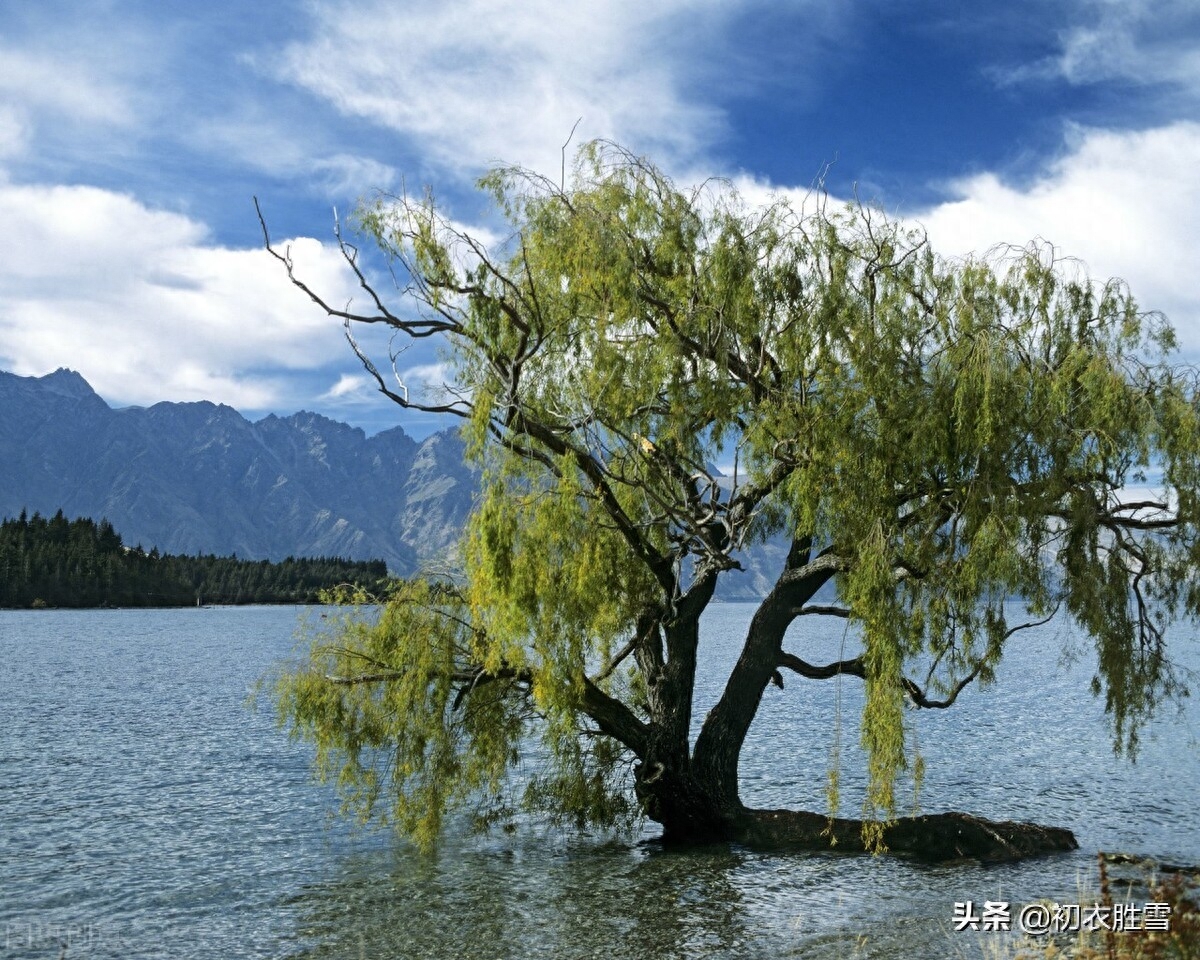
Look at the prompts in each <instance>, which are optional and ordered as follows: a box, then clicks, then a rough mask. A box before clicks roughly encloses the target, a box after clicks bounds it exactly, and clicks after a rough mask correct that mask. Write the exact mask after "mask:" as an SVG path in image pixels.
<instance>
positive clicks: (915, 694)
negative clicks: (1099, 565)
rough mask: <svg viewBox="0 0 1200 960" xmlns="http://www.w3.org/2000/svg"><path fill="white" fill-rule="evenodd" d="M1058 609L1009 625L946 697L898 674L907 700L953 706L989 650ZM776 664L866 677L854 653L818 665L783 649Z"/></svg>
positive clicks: (827, 675)
mask: <svg viewBox="0 0 1200 960" xmlns="http://www.w3.org/2000/svg"><path fill="white" fill-rule="evenodd" d="M1058 610H1059V607H1058V605H1057V604H1056V605H1055V607H1054V609H1053V610H1051V611H1050V613H1049V615H1048V616H1046V617H1043V618H1042V619H1040V620H1029V621H1026V622H1025V623H1019V624H1017V625H1016V626H1015V627H1009V628H1008V629H1007V630H1006V631H1004V633H1003V635H1002V636H1001V637H1000V638H999V639H998V640H996V641H995V642H994V643H993V644H991V645H989V648H988V653H985V654H984V656H983V657H980V658H979V659H978V660H977V661H976V662H975V665H974V667H972V668H971V671H970V672H969V673H967V674H966V675H965V676H964V677H962V678H961V679H959V681H958V682H957V683H956V684H955V685H954V686H953V687H951V688H950V693H949V694H948V695H947V696H946V697H945V699H942V700H937V699H934V698H933V697H930V696H929V694H928V692H927V690H926V689H922V688H921V686H920V685H919V684H917V682H916V681H915V680H911V679H910V678H908V677H905V676H902V677H901V678H900V685H901V686H902V687H903V688H904V692H905V693H906V694H907V695H908V698H909V700H911V701H912V704H913V706H916V707H920V708H922V709H925V710H945V709H946V708H948V707H951V706H953V705H954V702H955V701H956V700H957V699H958V695H959V694H960V693H962V692H963V690H965V689H966V688H967V687H968V686H969V685H970V684H971V683H972V682H973V681H974V680H975V679H976V678H977V677H978V676H979V674H980V672H981V671H982V670H983V668H984V665H985V664H986V663H987V662H988V655H989V654H991V653H993V652H994V651H995V650H996V649H998V648H999V647H1000V645H1002V644H1003V643H1004V641H1005V640H1007V639H1008V638H1009V637H1011V636H1012V635H1013V634H1014V633H1018V632H1019V631H1021V630H1029V629H1031V628H1033V627H1041V626H1044V625H1045V624H1047V623H1049V622H1050V621H1051V620H1053V619H1054V617H1055V616H1056V615H1057V614H1058ZM779 666H780V667H786V668H787V669H788V670H791V671H792V672H793V673H798V674H799V675H800V676H802V677H805V678H807V679H809V680H829V679H831V678H833V677H837V676H843V675H844V676H850V677H858V678H859V679H860V680H865V679H866V678H867V673H866V662H865V661H864V659H863V657H862V656H857V657H854V658H853V659H850V660H838V661H835V662H834V663H827V664H823V665H820V666H818V665H816V664H812V663H809V662H808V661H807V660H803V659H801V658H800V657H798V656H796V655H795V654H793V653H788V652H787V651H786V650H785V651H781V652H780V655H779ZM776 685H777V686H780V687H782V686H783V683H782V679H780V680H778V681H777V682H776Z"/></svg>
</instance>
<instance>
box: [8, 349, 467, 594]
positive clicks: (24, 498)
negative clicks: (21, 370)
mask: <svg viewBox="0 0 1200 960" xmlns="http://www.w3.org/2000/svg"><path fill="white" fill-rule="evenodd" d="M437 449H441V450H443V451H445V450H448V451H450V455H447V454H446V453H445V452H443V453H441V454H435V452H434V451H435V450H437ZM0 458H3V463H4V467H3V469H0V515H4V516H16V515H17V514H18V513H19V512H20V511H21V510H22V509H25V510H27V511H28V512H30V513H32V512H34V511H39V512H41V513H43V514H45V515H47V516H49V515H51V514H53V513H54V512H55V511H56V510H59V509H62V510H64V511H65V512H66V513H67V514H68V515H71V516H91V517H95V518H96V519H99V518H100V517H106V518H107V519H108V520H109V521H111V522H112V523H113V524H114V525H115V526H116V527H117V528H118V529H120V530H122V531H123V534H124V536H125V537H126V539H127V541H128V542H129V543H131V544H132V543H141V544H142V545H143V546H144V547H145V548H146V549H150V548H151V547H157V548H158V549H159V550H160V551H162V552H168V553H189V554H190V553H198V552H199V553H215V554H219V555H226V554H234V553H236V554H237V555H238V556H241V557H246V558H250V559H266V560H282V559H283V558H285V557H287V556H341V557H345V558H347V559H352V560H369V559H383V560H384V561H385V562H386V563H387V565H388V567H389V569H390V570H391V571H392V572H393V573H395V574H398V575H402V576H403V575H409V574H412V573H414V572H416V570H417V569H418V568H419V567H420V566H421V565H423V564H425V563H428V562H433V561H438V560H444V559H446V558H447V557H448V556H449V555H450V553H451V552H452V550H453V547H454V544H455V543H456V542H457V540H458V535H459V532H460V531H461V529H462V525H463V523H464V522H465V520H466V516H467V513H468V512H469V510H470V506H471V501H472V496H473V491H474V489H475V486H476V472H475V471H474V470H473V469H472V468H471V467H470V466H468V465H467V464H465V463H464V462H463V458H462V442H461V441H460V440H459V439H458V437H457V436H456V435H455V434H454V433H453V432H452V431H444V432H443V433H441V434H434V435H433V436H432V437H430V438H426V439H425V440H424V441H421V442H418V441H416V440H414V439H413V438H411V437H409V436H408V434H407V433H405V432H404V430H403V429H402V428H400V427H393V428H390V429H388V430H385V431H382V432H381V433H378V434H375V435H374V436H371V437H368V436H367V435H366V433H365V432H364V431H363V430H362V429H361V428H359V427H354V426H351V425H349V424H345V423H342V422H340V421H337V420H332V419H330V418H328V417H325V416H323V415H321V414H317V413H312V412H309V411H300V412H298V413H295V414H291V415H289V416H286V417H280V416H278V415H276V414H269V415H267V416H266V417H263V418H262V419H261V420H258V421H250V420H248V419H246V418H245V417H244V416H242V414H240V413H239V412H238V411H237V410H235V409H233V408H232V407H229V406H225V405H223V404H215V403H212V402H211V401H207V400H201V401H193V402H187V403H175V402H171V401H163V402H160V403H155V404H153V405H151V406H148V407H123V408H119V409H114V408H112V407H110V406H109V405H108V404H107V403H106V402H105V401H104V400H103V399H102V398H101V397H100V396H99V395H98V394H97V393H96V392H95V391H94V390H93V389H92V387H91V386H90V384H88V383H87V381H86V380H85V379H84V378H83V377H82V376H81V375H80V374H79V373H77V372H75V371H72V370H67V369H65V368H60V369H59V370H56V371H55V372H53V373H50V374H47V375H45V376H44V377H21V376H17V375H15V374H12V373H7V372H0ZM414 465H420V466H421V468H422V472H420V473H419V475H418V476H416V477H414V476H413V474H412V468H413V466H414ZM431 485H432V488H433V489H434V490H436V495H434V494H433V493H431V490H430V489H429V488H430V486H431Z"/></svg>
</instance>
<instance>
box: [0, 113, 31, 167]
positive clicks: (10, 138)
mask: <svg viewBox="0 0 1200 960" xmlns="http://www.w3.org/2000/svg"><path fill="white" fill-rule="evenodd" d="M28 141H29V119H28V117H26V116H25V113H24V111H23V110H18V109H17V107H16V106H15V105H10V104H0V160H3V159H5V158H7V157H15V156H17V155H19V154H21V153H24V152H25V147H26V145H27V143H28ZM0 176H3V172H2V171H0Z"/></svg>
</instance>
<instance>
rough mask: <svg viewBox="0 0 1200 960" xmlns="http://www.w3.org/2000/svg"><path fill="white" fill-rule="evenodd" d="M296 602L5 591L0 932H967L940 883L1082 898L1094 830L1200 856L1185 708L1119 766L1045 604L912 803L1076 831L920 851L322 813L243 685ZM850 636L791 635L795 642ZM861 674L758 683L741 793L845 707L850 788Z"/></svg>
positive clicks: (607, 947)
mask: <svg viewBox="0 0 1200 960" xmlns="http://www.w3.org/2000/svg"><path fill="white" fill-rule="evenodd" d="M748 617H749V608H746V607H743V606H740V605H732V604H731V605H724V606H719V607H716V608H714V610H713V611H712V614H711V615H710V616H709V617H708V618H707V620H706V622H705V634H704V641H703V642H704V650H705V654H706V661H705V669H706V672H705V674H704V675H703V676H702V677H701V685H700V690H699V691H698V698H697V712H698V715H699V716H702V715H703V713H704V711H705V710H707V709H708V707H709V706H710V705H711V704H712V702H713V700H714V699H715V697H716V696H717V693H718V691H719V684H720V680H721V677H722V676H723V673H724V671H725V670H726V669H727V666H728V664H729V663H731V662H732V658H733V657H734V656H735V651H736V643H737V641H738V639H740V634H741V631H742V630H743V629H744V627H745V624H746V622H747V620H748ZM295 622H296V611H295V610H294V609H278V608H275V609H267V608H253V609H246V608H242V609H214V610H196V611H72V612H59V611H46V612H37V613H34V612H30V613H20V612H0V703H2V704H3V705H4V709H5V722H4V724H3V725H0V955H2V956H4V957H9V956H12V957H58V956H60V953H61V952H62V949H63V946H64V945H65V946H66V948H67V953H66V956H68V957H114V958H115V957H157V956H164V957H166V956H169V957H184V958H194V957H233V956H238V957H294V958H348V960H349V958H358V957H428V958H465V960H472V958H479V960H484V958H487V960H495V958H508V957H547V958H584V957H596V958H600V957H603V958H606V960H607V958H622V957H626V958H641V957H646V958H649V957H656V958H657V957H668V958H671V957H679V958H694V957H710V956H711V957H788V956H804V957H818V958H820V957H829V958H833V957H836V958H838V960H851V958H854V957H881V958H882V957H888V958H894V957H913V956H921V957H977V956H980V955H982V952H983V951H984V950H985V948H988V947H989V946H992V947H994V946H995V943H996V939H995V938H996V937H997V936H998V935H997V934H980V933H971V934H956V933H952V932H951V918H952V916H953V904H954V902H955V901H957V900H966V899H973V900H975V901H977V902H978V901H982V900H985V899H991V900H996V899H1004V900H1010V901H1012V902H1013V903H1024V902H1027V901H1029V900H1033V899H1037V898H1049V899H1060V900H1067V899H1071V898H1074V897H1075V896H1076V893H1077V890H1078V887H1079V885H1080V883H1081V879H1083V880H1084V881H1085V882H1086V878H1088V877H1092V876H1094V869H1093V865H1094V859H1093V855H1094V852H1095V850H1097V849H1110V850H1116V849H1120V850H1131V851H1136V852H1139V853H1145V854H1150V855H1154V856H1158V857H1160V858H1162V859H1169V860H1172V861H1175V862H1178V861H1185V862H1200V817H1197V816H1196V813H1197V807H1196V801H1195V797H1196V796H1197V793H1198V790H1200V758H1198V756H1197V751H1196V749H1195V746H1194V743H1195V739H1196V734H1197V728H1198V726H1200V724H1198V722H1197V717H1198V713H1197V710H1196V708H1195V707H1194V706H1193V707H1191V708H1189V709H1190V712H1188V713H1185V714H1182V715H1176V714H1174V713H1169V714H1167V715H1166V716H1165V717H1164V718H1163V719H1162V721H1161V722H1160V723H1159V724H1158V725H1157V726H1156V727H1155V729H1154V730H1151V731H1149V733H1148V736H1147V738H1146V741H1145V747H1144V751H1143V755H1142V758H1141V760H1140V761H1139V763H1138V764H1137V765H1136V766H1132V765H1130V764H1128V763H1127V762H1126V761H1123V760H1119V759H1117V758H1114V757H1113V755H1112V752H1111V746H1110V743H1109V741H1108V740H1107V737H1106V733H1105V728H1104V726H1103V723H1102V716H1101V713H1102V711H1101V710H1100V708H1099V706H1098V705H1097V704H1096V703H1095V702H1094V701H1093V700H1091V698H1090V697H1088V696H1086V695H1085V694H1084V693H1083V691H1084V690H1085V688H1086V681H1087V679H1088V676H1089V674H1088V671H1087V667H1086V664H1078V665H1075V666H1073V667H1062V666H1060V665H1059V663H1058V660H1057V652H1056V651H1057V649H1058V646H1059V642H1058V641H1059V640H1060V639H1061V638H1060V637H1058V636H1056V634H1055V633H1054V632H1053V630H1052V629H1051V628H1046V629H1045V630H1044V631H1042V632H1041V633H1035V632H1034V631H1029V632H1028V634H1026V635H1018V636H1021V637H1022V642H1023V645H1021V646H1017V647H1014V648H1013V650H1012V656H1011V658H1010V660H1009V661H1007V662H1006V664H1005V667H1004V672H1003V674H1002V676H1001V679H1000V682H999V684H998V685H997V687H995V688H994V689H992V690H989V691H970V692H969V695H968V694H964V697H963V699H962V701H961V702H960V705H959V707H960V708H961V709H960V708H958V707H956V708H955V709H954V710H949V711H931V712H927V713H926V712H923V713H920V714H916V715H914V716H913V720H914V724H915V732H916V736H917V740H918V743H919V746H920V748H921V750H922V752H923V754H924V755H925V757H926V760H927V764H928V774H927V778H926V785H925V789H924V793H923V808H924V809H926V810H936V809H946V808H957V809H967V810H971V811H973V812H978V813H982V814H985V815H991V816H997V817H1007V818H1012V819H1035V820H1041V821H1044V822H1050V823H1059V824H1066V825H1069V826H1071V827H1072V828H1073V829H1075V830H1076V833H1077V835H1078V836H1079V839H1080V842H1081V845H1082V847H1083V849H1082V850H1081V851H1080V852H1079V853H1077V854H1072V855H1067V856H1059V857H1053V858H1047V859H1045V860H1039V861H1032V862H1028V863H1024V864H1018V865H1010V866H1003V867H990V868H989V867H982V866H979V865H973V864H960V865H950V866H937V867H929V866H921V865H917V864H912V863H908V862H905V861H902V860H898V859H894V858H864V857H839V856H835V855H832V854H822V855H802V854H780V855H767V854H763V853H759V852H753V851H747V850H742V849H737V848H733V849H731V848H729V847H715V848H706V849H701V850H691V851H687V852H679V851H674V850H672V851H667V850H664V849H662V848H661V847H660V846H658V845H657V844H656V843H654V842H653V840H652V831H650V830H648V831H647V832H646V833H645V834H644V835H643V836H641V837H636V838H632V839H628V838H626V839H623V840H619V841H614V840H613V839H611V838H607V839H606V838H586V837H584V838H580V837H574V838H564V837H563V836H562V835H560V834H553V833H542V832H538V831H536V830H533V829H529V830H522V831H519V832H518V833H517V834H515V835H512V836H509V835H505V834H496V835H494V836H489V837H484V838H473V837H467V836H464V835H462V834H461V833H459V832H452V835H451V836H450V837H449V838H448V840H447V842H446V844H445V845H444V846H443V847H442V848H441V849H440V850H439V852H438V853H437V854H435V855H433V856H429V857H424V856H420V855H418V854H416V853H415V852H414V851H412V850H411V849H410V848H409V847H407V846H406V845H404V844H402V843H398V842H395V841H393V839H392V838H391V837H390V835H388V834H386V833H380V832H377V831H360V832H355V831H352V830H350V829H348V828H347V827H346V826H345V825H344V824H342V823H341V822H339V821H337V820H335V819H333V818H332V817H331V811H332V809H333V803H332V801H331V798H330V796H329V794H328V792H327V791H324V790H321V789H317V788H314V787H313V786H312V785H311V784H310V783H309V782H308V775H307V753H306V751H305V750H304V749H303V748H302V747H300V746H298V745H296V744H291V743H289V742H288V741H287V740H286V738H285V737H284V736H283V735H282V734H281V733H280V732H279V731H278V730H276V729H275V727H274V723H273V718H272V717H271V716H270V715H269V711H264V712H259V713H254V712H251V711H248V710H247V709H246V706H245V698H246V694H247V692H248V690H249V688H250V687H251V685H252V684H253V683H254V681H255V680H256V679H257V678H258V677H259V676H261V675H262V674H263V673H264V672H265V671H266V670H267V669H268V668H269V667H270V665H271V664H272V663H274V662H276V661H277V660H278V659H279V658H280V657H282V656H284V655H285V654H286V653H287V651H288V650H289V648H290V646H291V642H292V641H291V634H292V632H293V629H294V626H295ZM1014 639H1015V638H1014ZM845 642H847V640H846V638H845V637H843V635H842V633H841V631H840V629H839V630H838V631H837V633H836V634H833V635H829V636H826V635H822V634H819V633H812V634H811V635H803V634H797V635H796V636H795V637H793V638H792V640H791V644H792V645H793V646H794V647H795V648H796V649H797V650H807V651H809V652H810V654H811V655H812V656H813V657H814V658H815V659H819V658H820V657H821V656H825V655H829V656H831V657H833V656H837V655H839V654H840V653H841V648H842V645H843V643H845ZM814 651H815V652H814ZM1192 652H1193V654H1194V652H1195V650H1194V646H1193V651H1192ZM835 692H836V693H837V696H834V693H835ZM860 696H861V691H860V689H859V685H858V684H857V683H855V682H853V681H847V682H845V683H844V684H843V685H842V686H841V687H840V688H837V687H836V686H834V685H832V684H829V683H825V684H821V683H812V682H805V681H802V680H799V679H790V678H789V680H788V687H787V689H786V690H785V691H783V692H780V691H777V690H775V689H774V688H773V687H772V688H769V689H768V695H767V697H766V698H765V700H764V706H763V711H762V714H761V715H760V717H759V719H758V720H757V721H756V723H755V726H754V729H753V730H752V733H751V740H750V742H749V743H748V745H747V750H746V753H745V755H744V758H743V768H742V773H743V780H744V783H745V791H746V795H747V799H748V800H750V801H752V802H755V803H758V804H761V805H791V806H802V807H808V808H816V809H823V804H824V776H825V771H826V769H827V767H828V764H829V762H830V750H831V747H832V745H833V743H834V734H833V731H834V730H835V729H837V728H838V724H839V722H840V724H841V730H840V743H841V750H842V756H843V783H844V784H845V786H844V793H845V794H846V801H845V804H846V805H845V808H844V809H845V810H846V812H848V813H853V812H854V811H855V804H856V802H857V801H856V799H855V796H856V790H858V791H861V776H859V765H858V758H857V756H856V742H857V729H856V725H855V724H856V715H857V706H858V703H859V702H860V701H859V699H858V698H859V697H860ZM839 700H840V713H839V706H838V701H839Z"/></svg>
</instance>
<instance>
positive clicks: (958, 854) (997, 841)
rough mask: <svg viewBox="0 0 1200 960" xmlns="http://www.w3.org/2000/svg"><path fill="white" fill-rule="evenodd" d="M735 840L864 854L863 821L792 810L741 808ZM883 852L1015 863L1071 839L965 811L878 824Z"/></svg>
mask: <svg viewBox="0 0 1200 960" xmlns="http://www.w3.org/2000/svg"><path fill="white" fill-rule="evenodd" d="M735 838H736V840H737V841H738V842H740V843H744V844H746V845H747V846H751V847H769V848H772V849H802V850H814V851H817V850H823V851H835V852H842V853H859V852H865V851H866V850H867V845H866V843H865V841H864V839H863V821H861V820H850V819H845V818H841V817H838V818H834V819H832V820H831V819H830V818H829V817H827V816H823V815H822V814H819V813H807V812H804V811H798V810H746V811H745V814H744V816H743V817H741V818H740V821H739V823H738V825H737V829H736V830H735ZM883 846H884V848H885V849H886V852H888V853H893V854H904V855H907V856H911V857H913V858H915V859H919V860H925V861H929V862H944V861H947V860H963V859H969V860H980V861H983V862H988V863H992V862H999V861H1011V860H1021V859H1024V858H1026V857H1036V856H1041V855H1044V854H1048V853H1060V852H1063V851H1067V850H1077V849H1078V848H1079V844H1078V842H1077V841H1076V840H1075V835H1074V834H1073V833H1072V832H1071V831H1070V830H1067V829H1065V828H1063V827H1045V826H1041V825H1040V824H1036V823H1014V822H1011V821H1004V822H997V821H993V820H985V819H983V818H982V817H976V816H972V815H971V814H967V813H934V814H926V815H924V816H919V817H901V818H899V819H896V820H893V821H891V822H890V823H887V824H885V825H884V826H883Z"/></svg>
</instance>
